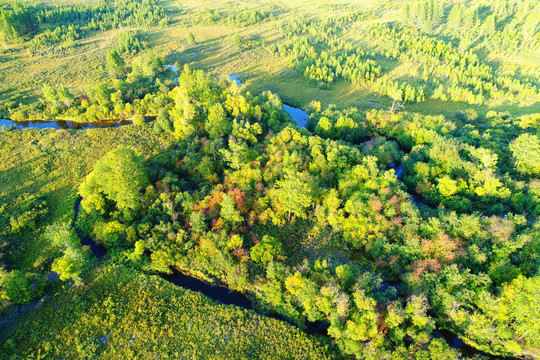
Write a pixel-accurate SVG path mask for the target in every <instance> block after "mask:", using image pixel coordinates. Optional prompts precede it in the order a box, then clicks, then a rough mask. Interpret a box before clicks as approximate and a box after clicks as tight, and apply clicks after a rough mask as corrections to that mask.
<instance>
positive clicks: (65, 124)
mask: <svg viewBox="0 0 540 360" xmlns="http://www.w3.org/2000/svg"><path fill="white" fill-rule="evenodd" d="M130 124H132V121H131V120H123V121H95V122H76V121H67V120H52V121H46V120H44V121H13V120H8V119H0V128H2V127H4V126H5V127H7V128H11V127H14V128H15V129H19V130H22V129H57V130H60V129H76V130H83V129H103V128H110V127H112V128H116V127H120V126H123V125H130Z"/></svg>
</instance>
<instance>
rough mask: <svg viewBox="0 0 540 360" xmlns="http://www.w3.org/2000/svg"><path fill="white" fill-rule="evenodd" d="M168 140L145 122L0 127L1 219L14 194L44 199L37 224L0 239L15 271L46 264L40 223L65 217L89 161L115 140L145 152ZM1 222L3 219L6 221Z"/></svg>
mask: <svg viewBox="0 0 540 360" xmlns="http://www.w3.org/2000/svg"><path fill="white" fill-rule="evenodd" d="M170 141H171V140H168V139H165V138H159V137H157V136H155V135H154V134H153V132H152V129H151V124H149V125H145V126H141V127H140V126H123V127H119V128H109V129H90V130H54V129H51V130H35V129H25V130H15V131H2V132H0V147H1V148H2V151H0V184H1V186H0V188H1V190H0V202H1V203H2V204H4V208H3V210H2V215H3V216H4V217H5V218H6V219H7V218H9V216H10V214H11V213H16V212H17V210H18V209H17V208H18V207H19V206H21V204H20V199H22V198H24V197H25V196H27V195H30V194H37V195H39V196H40V197H41V198H43V199H44V200H45V201H46V203H47V214H46V216H45V219H44V220H43V226H40V227H37V228H34V229H32V228H28V229H24V231H23V233H21V234H18V235H17V238H16V239H15V238H13V239H11V236H10V237H9V238H8V239H6V238H4V240H5V241H6V242H7V243H9V244H10V245H5V244H4V245H5V246H9V249H4V250H3V252H4V254H5V256H7V257H8V259H9V263H12V264H17V266H18V267H19V268H20V269H21V270H25V271H32V270H43V269H44V268H46V267H47V266H48V265H49V260H50V257H51V256H52V255H54V253H51V244H48V243H46V242H44V241H43V240H42V238H41V236H42V233H43V229H44V227H45V226H46V225H48V224H51V223H53V222H55V221H57V220H70V219H72V218H73V216H74V212H73V206H74V204H75V200H76V199H77V191H78V186H79V184H80V183H81V182H82V180H83V179H84V177H85V176H86V175H87V174H88V173H89V172H90V171H91V170H92V168H93V165H94V163H95V162H96V161H97V160H98V159H100V158H101V157H102V156H103V155H104V154H105V153H107V152H108V151H110V150H112V149H114V148H116V147H117V146H119V145H122V144H124V145H130V146H132V147H134V148H137V149H138V150H139V151H140V152H141V153H142V154H144V155H145V156H146V157H149V156H151V155H155V154H158V153H159V152H160V151H162V150H163V149H164V148H166V147H167V146H169V144H170ZM6 221H7V220H6Z"/></svg>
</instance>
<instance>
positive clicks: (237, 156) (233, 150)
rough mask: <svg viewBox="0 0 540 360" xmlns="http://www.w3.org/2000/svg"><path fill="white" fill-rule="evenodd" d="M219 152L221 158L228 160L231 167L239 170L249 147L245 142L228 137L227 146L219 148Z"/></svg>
mask: <svg viewBox="0 0 540 360" xmlns="http://www.w3.org/2000/svg"><path fill="white" fill-rule="evenodd" d="M219 152H220V153H221V155H222V156H223V159H224V160H225V161H226V162H228V163H229V165H230V166H231V167H232V168H233V169H235V170H239V169H240V167H241V166H242V164H243V163H244V162H245V161H246V159H247V156H248V154H249V149H248V146H247V145H246V144H245V143H240V142H239V141H236V140H234V139H229V148H228V149H220V150H219Z"/></svg>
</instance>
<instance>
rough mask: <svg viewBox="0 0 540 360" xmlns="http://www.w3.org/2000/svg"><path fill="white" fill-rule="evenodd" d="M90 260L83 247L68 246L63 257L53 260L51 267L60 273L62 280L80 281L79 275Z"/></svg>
mask: <svg viewBox="0 0 540 360" xmlns="http://www.w3.org/2000/svg"><path fill="white" fill-rule="evenodd" d="M88 261H89V257H88V253H87V252H86V251H84V250H83V249H82V248H81V247H68V248H67V249H66V251H65V252H64V255H63V256H62V257H60V258H57V259H55V260H54V261H53V263H52V267H51V269H52V271H55V272H57V273H58V275H60V280H68V279H73V280H75V282H79V281H80V278H79V275H80V273H81V271H82V269H83V268H84V267H85V266H86V264H87V263H88Z"/></svg>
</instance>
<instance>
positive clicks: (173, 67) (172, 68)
mask: <svg viewBox="0 0 540 360" xmlns="http://www.w3.org/2000/svg"><path fill="white" fill-rule="evenodd" d="M163 66H164V67H166V68H168V69H170V70H171V71H172V72H173V73H175V74H176V76H178V69H177V68H176V66H174V65H163ZM173 80H174V81H175V82H178V77H175V78H174V79H173Z"/></svg>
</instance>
